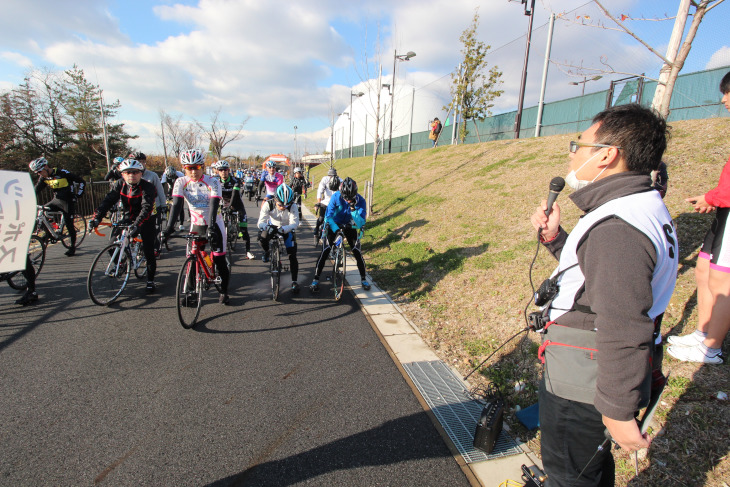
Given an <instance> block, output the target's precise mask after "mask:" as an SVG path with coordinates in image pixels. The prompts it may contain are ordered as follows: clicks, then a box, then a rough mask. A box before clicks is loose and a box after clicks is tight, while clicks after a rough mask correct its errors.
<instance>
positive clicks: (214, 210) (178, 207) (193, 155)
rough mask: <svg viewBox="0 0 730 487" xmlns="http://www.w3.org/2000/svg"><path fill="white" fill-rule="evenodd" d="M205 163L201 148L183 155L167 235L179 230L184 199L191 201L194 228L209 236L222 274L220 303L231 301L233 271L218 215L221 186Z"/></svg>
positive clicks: (219, 271) (195, 230)
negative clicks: (181, 168) (229, 269)
mask: <svg viewBox="0 0 730 487" xmlns="http://www.w3.org/2000/svg"><path fill="white" fill-rule="evenodd" d="M204 162H205V158H204V157H203V154H202V153H201V152H200V151H199V150H197V149H189V150H186V151H184V152H182V153H181V154H180V163H181V164H182V167H183V169H184V170H185V176H183V177H181V178H178V179H177V181H175V187H174V188H173V190H172V211H171V215H170V220H169V221H168V222H167V228H166V229H165V232H164V238H165V239H167V238H169V236H170V235H172V233H173V232H174V231H175V220H176V219H177V217H178V215H179V214H180V212H181V211H182V208H183V200H185V201H187V203H188V210H189V211H190V231H191V232H196V233H198V234H199V235H207V237H208V241H209V242H210V252H211V254H212V255H213V262H215V267H216V269H218V275H219V276H220V277H221V291H220V296H219V297H218V302H219V303H221V304H228V302H229V298H228V282H229V281H230V273H229V272H228V265H227V263H226V232H224V231H222V229H223V218H222V217H221V216H220V215H219V214H218V207H219V206H220V201H221V185H220V181H219V180H218V179H216V178H212V177H210V176H208V175H206V174H205V173H204V168H205V165H204ZM186 303H187V302H186ZM186 303H183V304H186Z"/></svg>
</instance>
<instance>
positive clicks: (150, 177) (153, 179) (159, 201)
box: [127, 151, 167, 227]
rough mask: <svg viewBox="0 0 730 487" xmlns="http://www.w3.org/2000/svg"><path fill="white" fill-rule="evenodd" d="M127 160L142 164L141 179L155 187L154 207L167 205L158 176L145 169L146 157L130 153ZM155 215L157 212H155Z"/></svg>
mask: <svg viewBox="0 0 730 487" xmlns="http://www.w3.org/2000/svg"><path fill="white" fill-rule="evenodd" d="M127 159H134V160H135V161H137V162H139V163H140V164H142V166H143V167H144V168H145V170H144V172H143V173H142V179H144V180H145V181H149V182H150V183H152V184H153V185H154V186H155V189H156V190H157V197H156V198H155V205H157V208H162V207H163V206H165V205H166V204H167V201H165V188H163V187H162V182H160V176H158V175H157V173H156V172H153V171H150V170H149V169H147V156H146V155H144V152H139V151H138V152H132V153H131V154H129V156H127ZM155 213H157V211H155ZM159 225H160V223H159V218H158V222H157V226H158V227H159Z"/></svg>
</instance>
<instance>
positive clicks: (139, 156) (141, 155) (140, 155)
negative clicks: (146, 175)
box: [127, 151, 147, 162]
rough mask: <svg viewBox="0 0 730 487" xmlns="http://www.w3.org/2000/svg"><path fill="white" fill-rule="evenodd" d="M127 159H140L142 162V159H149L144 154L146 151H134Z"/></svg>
mask: <svg viewBox="0 0 730 487" xmlns="http://www.w3.org/2000/svg"><path fill="white" fill-rule="evenodd" d="M127 159H134V160H136V161H140V162H141V161H146V160H147V156H146V155H144V152H139V151H137V152H132V153H131V154H129V155H128V156H127Z"/></svg>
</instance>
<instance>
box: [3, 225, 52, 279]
mask: <svg viewBox="0 0 730 487" xmlns="http://www.w3.org/2000/svg"><path fill="white" fill-rule="evenodd" d="M28 257H30V263H31V265H32V266H33V271H35V275H36V277H38V274H40V272H41V269H42V268H43V264H44V263H45V261H46V243H45V242H44V241H43V240H41V239H40V238H39V237H38V235H31V236H30V242H29V244H28ZM22 264H23V266H24V267H25V261H23V263H22ZM2 281H8V285H9V286H10V287H11V288H13V289H16V290H18V291H25V290H26V289H28V281H27V280H26V279H25V275H23V271H22V270H20V271H13V272H3V273H0V282H2Z"/></svg>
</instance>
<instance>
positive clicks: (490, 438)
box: [474, 397, 504, 455]
mask: <svg viewBox="0 0 730 487" xmlns="http://www.w3.org/2000/svg"><path fill="white" fill-rule="evenodd" d="M503 414H504V401H503V400H502V398H501V397H495V398H493V399H491V400H490V401H489V402H488V403H487V404H486V405H485V406H484V409H482V415H481V417H480V418H479V422H478V423H477V428H476V431H475V432H474V448H478V449H480V450H481V451H483V452H484V453H486V454H487V455H488V454H490V453H492V450H494V445H495V443H497V438H499V434H500V433H501V432H502V415H503Z"/></svg>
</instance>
